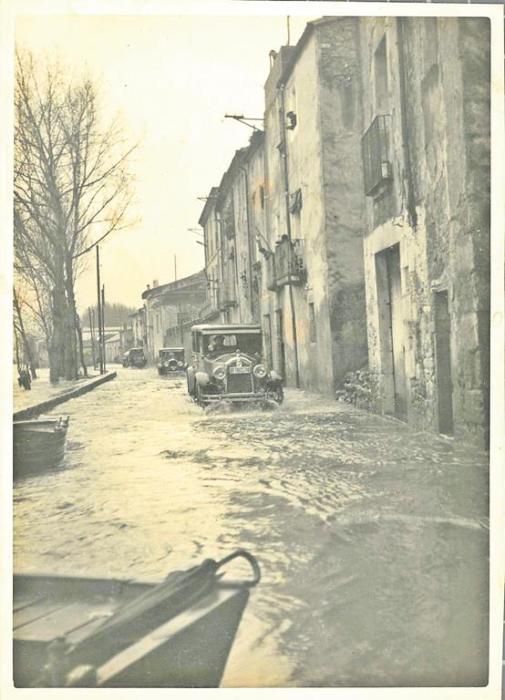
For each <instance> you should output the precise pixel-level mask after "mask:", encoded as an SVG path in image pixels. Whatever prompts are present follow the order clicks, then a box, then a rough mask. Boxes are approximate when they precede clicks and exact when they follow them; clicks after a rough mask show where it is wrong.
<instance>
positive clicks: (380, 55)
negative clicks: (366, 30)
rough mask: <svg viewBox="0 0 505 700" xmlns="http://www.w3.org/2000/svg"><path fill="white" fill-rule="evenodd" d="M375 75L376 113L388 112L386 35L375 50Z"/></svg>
mask: <svg viewBox="0 0 505 700" xmlns="http://www.w3.org/2000/svg"><path fill="white" fill-rule="evenodd" d="M374 75H375V113H376V114H387V112H388V65H387V45H386V37H385V36H383V37H382V40H381V42H380V44H379V46H378V47H377V49H376V51H375V56H374Z"/></svg>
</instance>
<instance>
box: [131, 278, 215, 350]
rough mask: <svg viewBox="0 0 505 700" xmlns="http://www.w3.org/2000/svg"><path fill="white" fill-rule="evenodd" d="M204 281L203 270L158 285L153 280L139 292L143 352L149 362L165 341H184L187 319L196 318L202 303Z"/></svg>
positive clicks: (183, 342) (205, 289) (165, 344)
mask: <svg viewBox="0 0 505 700" xmlns="http://www.w3.org/2000/svg"><path fill="white" fill-rule="evenodd" d="M206 291H207V281H206V277H205V273H204V272H203V271H201V272H197V273H195V274H193V275H190V276H189V277H184V278H182V279H180V280H176V281H175V282H169V283H168V284H162V285H159V284H158V282H157V280H155V281H154V282H153V286H152V287H150V286H148V287H147V289H146V290H145V291H144V292H143V293H142V299H143V300H144V318H143V322H144V324H145V326H144V331H145V336H144V338H145V342H144V344H143V347H144V352H145V353H146V356H147V358H148V360H149V361H150V362H154V361H155V360H156V358H157V357H158V352H159V350H160V349H161V348H163V347H166V346H167V345H171V344H175V345H185V344H187V343H188V342H189V341H188V340H187V337H186V336H187V335H188V330H187V328H185V326H186V325H187V323H188V322H191V321H192V320H193V319H194V320H199V318H200V309H201V307H202V306H203V305H204V304H205V301H206Z"/></svg>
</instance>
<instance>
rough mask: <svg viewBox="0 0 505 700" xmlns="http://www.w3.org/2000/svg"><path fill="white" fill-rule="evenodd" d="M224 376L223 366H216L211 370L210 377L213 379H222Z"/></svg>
mask: <svg viewBox="0 0 505 700" xmlns="http://www.w3.org/2000/svg"><path fill="white" fill-rule="evenodd" d="M225 374H226V370H225V368H224V367H223V365H217V367H214V369H213V370H212V376H213V377H214V378H215V379H224V377H225Z"/></svg>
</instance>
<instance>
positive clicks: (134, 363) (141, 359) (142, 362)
mask: <svg viewBox="0 0 505 700" xmlns="http://www.w3.org/2000/svg"><path fill="white" fill-rule="evenodd" d="M146 364H147V360H146V356H145V355H144V351H143V349H142V348H131V349H130V350H127V351H126V352H125V354H124V355H123V367H145V366H146Z"/></svg>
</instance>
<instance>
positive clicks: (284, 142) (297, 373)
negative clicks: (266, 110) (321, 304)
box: [279, 84, 300, 389]
mask: <svg viewBox="0 0 505 700" xmlns="http://www.w3.org/2000/svg"><path fill="white" fill-rule="evenodd" d="M285 87H286V86H285V85H284V84H281V85H280V86H279V92H280V97H281V124H280V128H281V148H282V153H281V157H282V160H283V163H284V189H285V200H286V229H287V235H288V240H289V245H290V247H291V245H292V239H291V212H290V210H289V169H288V142H287V139H286V107H285V99H284V90H285ZM290 252H291V250H290ZM288 287H289V305H290V307H291V327H292V333H293V350H294V355H295V383H296V388H297V389H299V388H300V370H299V368H298V337H297V333H296V312H295V301H294V298H293V286H292V285H291V284H288Z"/></svg>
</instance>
